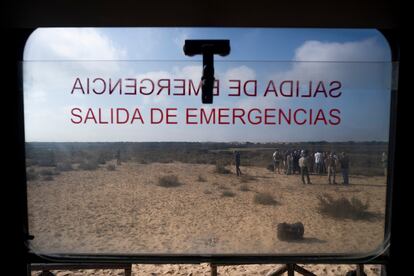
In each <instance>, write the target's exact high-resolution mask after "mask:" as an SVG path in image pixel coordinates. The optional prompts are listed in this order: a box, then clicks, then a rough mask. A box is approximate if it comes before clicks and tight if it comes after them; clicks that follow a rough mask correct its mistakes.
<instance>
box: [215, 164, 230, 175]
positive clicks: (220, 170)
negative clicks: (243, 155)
mask: <svg viewBox="0 0 414 276" xmlns="http://www.w3.org/2000/svg"><path fill="white" fill-rule="evenodd" d="M215 172H216V173H219V174H230V173H231V172H230V170H228V169H226V167H225V166H224V164H223V163H220V162H217V163H216V170H215Z"/></svg>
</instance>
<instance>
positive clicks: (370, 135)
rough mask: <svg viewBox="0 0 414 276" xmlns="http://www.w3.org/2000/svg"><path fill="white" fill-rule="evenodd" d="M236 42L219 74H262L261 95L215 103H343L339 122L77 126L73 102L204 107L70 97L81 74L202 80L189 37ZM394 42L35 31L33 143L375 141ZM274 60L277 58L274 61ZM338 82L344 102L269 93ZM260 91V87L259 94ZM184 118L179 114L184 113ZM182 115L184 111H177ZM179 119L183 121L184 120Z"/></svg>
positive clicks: (277, 33)
mask: <svg viewBox="0 0 414 276" xmlns="http://www.w3.org/2000/svg"><path fill="white" fill-rule="evenodd" d="M208 38H209V39H230V41H231V54H230V55H229V56H228V57H225V58H221V57H216V60H217V61H219V62H217V63H216V78H218V79H220V81H221V83H222V84H223V90H226V80H229V79H234V78H237V79H241V80H248V79H257V80H258V83H259V95H258V96H257V97H228V96H226V93H224V92H223V95H221V96H220V97H216V98H215V103H214V105H213V106H208V107H207V108H213V107H228V108H234V107H244V108H247V107H249V106H255V107H259V108H266V107H268V108H281V109H282V108H284V109H287V108H297V107H306V108H313V109H318V108H322V109H327V110H328V109H330V108H338V109H340V110H341V124H340V125H338V126H334V127H333V126H292V125H290V126H288V125H276V126H275V125H270V126H269V125H260V126H241V125H232V126H217V125H203V126H200V125H198V126H191V125H190V126H189V125H185V124H184V123H179V124H178V125H168V126H167V125H163V126H159V125H149V124H147V125H139V124H133V125H104V126H103V125H93V124H79V125H74V124H72V123H71V122H70V119H71V118H72V117H71V112H70V110H71V108H74V107H79V108H82V109H85V110H86V109H87V108H88V107H91V108H94V109H97V108H98V107H101V108H102V109H103V110H108V109H109V108H110V107H124V108H128V109H133V108H134V107H139V108H142V110H143V112H145V111H146V110H147V109H148V108H150V107H160V108H161V107H177V108H178V110H179V112H183V110H184V109H185V108H187V107H194V108H200V107H201V106H202V105H201V100H200V98H199V97H195V96H185V97H169V96H162V97H159V96H158V97H157V96H150V97H142V96H141V97H140V96H134V97H132V98H131V97H125V96H119V95H118V96H117V97H115V96H113V95H111V96H109V95H71V94H70V92H71V88H72V85H73V83H74V80H75V79H76V77H80V78H83V79H84V78H87V77H90V78H93V77H104V78H109V77H111V78H128V77H134V78H137V79H142V78H144V77H149V78H151V79H157V78H158V79H160V78H172V79H173V78H186V79H193V80H195V81H198V80H199V78H200V76H201V63H200V62H199V61H200V60H201V57H193V58H190V57H186V56H184V54H183V50H182V47H183V44H184V40H185V39H208ZM390 56H391V54H390V49H389V47H388V45H387V43H386V41H385V39H384V38H383V37H382V35H381V34H380V33H379V32H378V31H376V30H355V29H352V30H351V29H246V28H239V29H232V28H126V29H125V28H119V29H117V28H98V29H97V28H86V29H54V28H50V29H38V30H36V31H35V32H34V33H33V34H32V36H31V37H30V38H29V40H28V42H27V44H26V48H25V53H24V60H25V62H24V83H23V86H24V104H25V132H26V141H239V142H245V141H251V142H273V141H319V140H327V141H349V140H354V141H371V140H380V141H387V140H388V128H389V115H390V113H389V106H390V82H391V81H390V72H391V64H390ZM269 61H273V62H269ZM286 79H294V80H300V81H301V83H303V84H306V82H307V81H310V80H311V81H317V80H325V81H327V82H329V81H330V80H340V81H341V82H342V83H343V87H342V96H341V97H340V98H337V99H320V98H319V99H311V100H309V99H303V98H277V97H275V98H263V95H262V94H260V93H262V92H263V89H264V86H265V84H266V83H267V82H268V81H269V80H275V81H276V82H277V81H282V80H286ZM260 91H262V92H260ZM179 115H181V113H180V114H179ZM180 118H182V117H180ZM180 122H181V121H180Z"/></svg>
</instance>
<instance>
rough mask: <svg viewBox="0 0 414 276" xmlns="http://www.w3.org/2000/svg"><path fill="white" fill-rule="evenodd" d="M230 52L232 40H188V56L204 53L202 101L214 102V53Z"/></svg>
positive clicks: (186, 50) (186, 47)
mask: <svg viewBox="0 0 414 276" xmlns="http://www.w3.org/2000/svg"><path fill="white" fill-rule="evenodd" d="M229 53H230V40H227V39H225V40H186V41H185V43H184V54H185V55H186V56H190V57H191V56H194V55H203V75H202V76H201V81H202V83H201V101H202V103H203V104H211V103H213V88H214V81H215V78H214V55H220V56H227V55H228V54H229Z"/></svg>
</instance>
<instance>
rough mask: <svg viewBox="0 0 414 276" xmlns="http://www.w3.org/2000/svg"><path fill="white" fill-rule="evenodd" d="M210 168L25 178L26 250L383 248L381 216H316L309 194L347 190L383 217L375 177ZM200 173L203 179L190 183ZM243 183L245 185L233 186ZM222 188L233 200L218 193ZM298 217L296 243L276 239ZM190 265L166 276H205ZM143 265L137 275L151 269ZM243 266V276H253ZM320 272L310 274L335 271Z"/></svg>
mask: <svg viewBox="0 0 414 276" xmlns="http://www.w3.org/2000/svg"><path fill="white" fill-rule="evenodd" d="M214 169H215V167H214V166H213V165H199V164H184V163H178V162H174V163H168V164H161V163H152V164H139V163H134V162H128V163H123V164H122V165H121V166H118V167H117V168H116V170H115V171H108V170H107V169H106V168H105V167H102V168H99V169H98V170H95V171H80V170H76V171H69V172H63V173H61V174H60V175H58V176H55V177H54V180H52V181H39V180H37V181H31V182H29V183H28V204H29V227H30V234H32V235H34V236H35V239H34V240H33V241H32V243H31V247H32V248H33V249H34V251H36V252H39V253H65V252H69V253H105V252H108V253H187V254H191V253H194V254H197V253H203V254H214V253H224V254H237V253H243V254H279V253H280V254H286V253H292V254H294V253H298V254H301V253H302V254H304V253H305V254H312V253H328V254H332V253H352V254H354V253H367V252H372V251H374V250H377V249H378V248H379V247H380V246H381V244H382V241H383V236H384V219H383V218H382V219H378V220H370V221H365V220H358V221H355V220H350V219H345V220H335V219H333V218H329V217H325V216H322V215H321V214H320V213H319V212H318V200H317V197H318V195H322V194H324V193H328V194H330V195H332V196H334V197H339V196H345V197H348V198H351V197H352V196H355V197H357V198H359V199H362V200H363V201H365V200H369V203H370V205H369V206H370V207H369V211H371V212H374V213H378V214H382V215H383V214H384V212H385V196H386V185H385V179H384V177H357V176H352V175H351V177H350V182H351V185H350V186H346V187H345V186H342V185H328V184H327V179H326V176H315V175H311V180H312V182H313V184H312V185H303V184H302V183H301V181H300V177H299V176H298V175H290V176H287V175H281V174H273V173H272V172H269V171H268V170H266V169H264V168H259V167H242V171H243V173H245V174H246V173H247V174H248V175H250V176H252V177H253V178H254V179H251V180H242V179H241V178H238V177H236V176H235V175H234V174H228V175H224V174H217V173H215V172H214ZM229 169H232V168H230V167H229ZM163 175H176V176H178V179H179V181H180V182H181V183H182V185H181V186H178V187H170V188H165V187H160V186H158V180H159V177H160V176H163ZM199 176H201V177H202V178H204V179H205V180H206V181H205V182H201V181H199ZM340 180H341V179H340V177H339V176H338V178H337V181H338V182H340ZM243 181H244V182H243ZM242 185H247V187H248V189H249V191H241V190H240V187H241V186H242ZM226 191H229V192H232V193H234V194H235V196H234V197H225V196H223V195H222V194H223V192H226ZM257 193H267V194H270V195H272V196H273V197H274V198H275V199H276V200H277V201H278V202H279V204H277V205H274V206H273V205H269V206H266V205H259V204H255V203H254V196H255V195H256V194H257ZM298 221H301V222H302V223H303V224H304V226H305V238H304V239H303V240H302V241H300V242H284V241H280V240H278V238H277V236H276V225H277V224H278V223H280V222H288V223H294V222H298ZM158 267H159V266H153V267H151V268H150V270H151V269H154V271H153V273H156V274H153V275H159V274H158V272H157V271H158V270H157V268H158ZM180 267H183V266H180ZM191 267H197V268H191V269H194V271H191V269H190V270H182V269H178V268H175V267H174V266H171V269H173V270H174V272H173V273H169V274H172V275H188V274H189V273H193V274H192V275H198V274H200V275H203V274H205V271H204V270H203V269H202V266H191ZM198 267H201V268H198ZM241 267H244V266H238V268H236V269H238V270H237V271H238V272H235V274H232V273H233V272H232V270H231V269H232V268H231V267H230V268H229V267H222V268H220V269H219V272H221V273H222V274H223V275H243V273H244V272H242V271H241V270H240V269H241ZM273 267H274V266H269V267H266V266H260V269H258V272H257V273H258V274H257V275H265V274H266V273H267V272H268V271H267V272H266V273H265V272H263V271H265V270H267V269H272V268H273ZM335 267H336V266H335ZM135 268H137V267H135ZM135 268H134V269H135ZM318 268H319V266H318ZM325 268H326V266H322V269H325ZM145 269H146V268H145ZM145 269H144V270H145ZM168 269H169V268H168ZM168 269H167V270H168ZM198 269H201V270H200V271H201V272H200V273H199V272H197V271H198ZM335 269H336V268H335ZM335 269H334V270H335ZM144 270H143V271H142V274H141V272H139V273H138V272H137V273H138V274H136V275H151V273H152V272H151V273H150V272H148V274H146V273H147V272H144ZM150 270H145V271H150ZM164 270H165V269H164V268H163V271H164ZM181 271H183V272H181ZM252 271H253V270H252ZM252 271H250V270H249V272H248V273H247V272H246V275H254V273H253V272H252ZM260 271H261V272H260ZM159 273H161V272H159ZM164 273H166V271H164ZM174 273H175V274H174ZM176 273H184V274H176ZM207 273H208V272H207ZM321 273H322V274H318V275H343V274H323V272H321ZM332 273H334V272H332ZM335 273H336V272H335ZM62 275H64V274H62ZM68 275H76V274H68ZM99 275H112V274H99ZM113 275H117V274H113ZM373 275H374V274H373Z"/></svg>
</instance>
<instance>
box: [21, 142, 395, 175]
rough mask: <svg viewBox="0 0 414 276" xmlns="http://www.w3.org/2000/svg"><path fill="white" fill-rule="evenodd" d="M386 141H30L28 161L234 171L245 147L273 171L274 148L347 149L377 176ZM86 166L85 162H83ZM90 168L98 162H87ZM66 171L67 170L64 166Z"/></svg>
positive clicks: (356, 164)
mask: <svg viewBox="0 0 414 276" xmlns="http://www.w3.org/2000/svg"><path fill="white" fill-rule="evenodd" d="M387 146H388V144H387V143H386V142H375V141H373V142H352V141H349V142H336V143H329V142H325V141H319V142H303V143H241V144H240V143H197V142H195V143H193V142H177V143H170V142H162V143H161V142H160V143H158V142H143V143H132V142H131V143H130V142H127V143H26V165H27V166H30V165H33V166H34V165H36V166H41V167H56V166H58V164H59V163H70V164H83V163H85V160H95V161H93V162H96V163H97V164H98V165H99V164H101V165H102V164H107V162H108V161H110V160H112V159H113V158H114V156H115V155H116V152H117V150H120V152H121V160H122V161H123V162H124V161H125V162H126V161H127V160H137V162H141V163H142V164H149V163H155V162H159V163H171V162H175V161H178V162H184V163H192V164H214V165H216V172H217V173H220V174H230V173H231V171H230V170H229V169H227V168H226V166H227V165H229V164H230V162H231V161H232V160H233V158H234V156H233V150H234V149H239V150H241V151H243V156H242V160H241V161H242V165H243V166H260V167H262V168H268V169H269V170H270V171H273V164H271V158H272V153H273V149H274V148H279V149H280V150H281V151H285V150H291V149H308V150H310V151H314V150H316V149H318V150H321V151H335V152H337V153H339V152H342V151H345V152H347V153H348V156H349V158H350V166H351V167H350V173H351V174H357V175H365V176H373V175H380V176H382V175H383V171H384V170H383V167H382V163H381V154H382V152H386V151H387V148H388V147H387ZM89 162H92V161H89ZM82 167H85V164H83V165H82ZM86 167H88V168H89V169H92V168H94V169H97V168H98V167H96V166H91V165H90V164H87V165H86ZM61 171H63V170H61Z"/></svg>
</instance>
